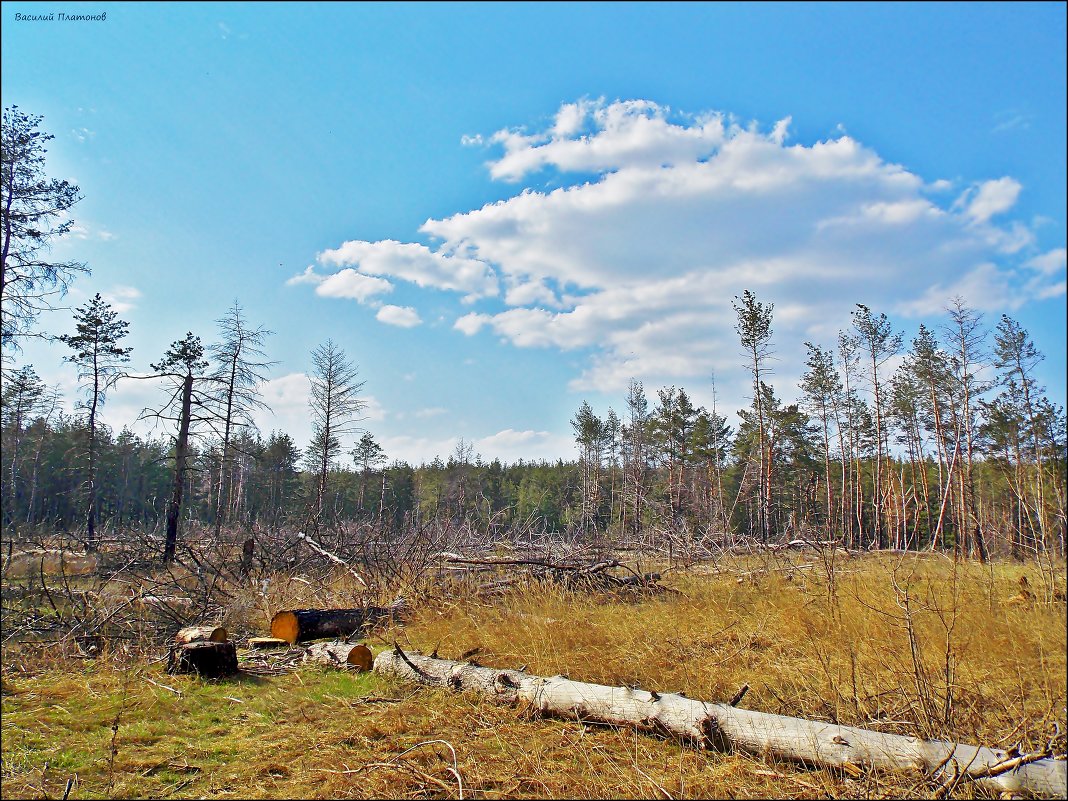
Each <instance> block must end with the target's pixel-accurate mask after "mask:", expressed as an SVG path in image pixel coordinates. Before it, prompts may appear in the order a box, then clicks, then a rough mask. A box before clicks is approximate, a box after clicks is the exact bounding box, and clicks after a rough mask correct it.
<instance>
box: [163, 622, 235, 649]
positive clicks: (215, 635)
mask: <svg viewBox="0 0 1068 801" xmlns="http://www.w3.org/2000/svg"><path fill="white" fill-rule="evenodd" d="M228 639H230V633H229V632H228V631H227V630H226V629H224V628H223V627H222V626H186V627H185V628H184V629H181V630H180V631H179V632H178V633H177V634H175V635H174V641H175V642H176V643H178V644H180V645H187V644H189V643H191V642H226V641H227V640H228Z"/></svg>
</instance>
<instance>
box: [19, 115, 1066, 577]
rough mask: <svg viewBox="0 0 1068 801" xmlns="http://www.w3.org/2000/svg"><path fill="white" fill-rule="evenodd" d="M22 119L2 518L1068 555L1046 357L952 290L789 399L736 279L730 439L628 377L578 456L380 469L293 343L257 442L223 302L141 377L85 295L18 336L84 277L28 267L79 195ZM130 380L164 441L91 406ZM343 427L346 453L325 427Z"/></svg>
mask: <svg viewBox="0 0 1068 801" xmlns="http://www.w3.org/2000/svg"><path fill="white" fill-rule="evenodd" d="M40 119H41V118H40V117H33V116H30V115H26V114H24V113H23V112H20V111H19V110H18V109H17V108H12V109H5V110H4V130H3V192H4V197H3V202H2V204H0V205H2V207H3V215H4V217H3V229H4V243H3V254H4V255H3V273H2V278H0V284H2V308H3V313H2V331H0V333H2V347H3V361H2V367H3V390H2V393H0V394H2V397H0V401H2V421H0V423H2V432H0V433H2V440H3V457H2V464H0V472H2V475H0V489H2V492H3V499H4V500H3V509H2V521H3V526H4V531H5V534H9V535H14V534H15V533H17V532H18V531H20V530H25V529H26V528H30V529H33V530H38V531H39V530H60V531H77V532H79V537H80V538H81V539H82V540H83V542H84V543H85V545H86V546H87V547H88V548H94V547H96V545H97V543H98V540H99V539H100V531H101V530H106V531H108V532H121V531H124V530H130V529H135V528H136V529H146V528H147V529H150V530H159V529H162V531H163V532H164V538H163V539H164V548H163V558H164V560H170V559H173V558H174V554H175V548H176V546H177V543H178V540H179V536H180V531H181V528H182V526H183V524H191V523H196V524H198V525H199V526H200V527H201V528H202V529H208V530H211V529H214V532H215V535H216V536H218V535H219V534H220V533H221V532H222V529H223V527H227V528H230V527H235V526H236V527H243V528H245V529H248V530H250V531H252V530H254V529H255V527H257V526H260V527H267V528H272V529H284V528H297V527H299V528H300V529H301V530H308V529H310V530H312V531H316V532H320V531H331V532H334V533H335V535H336V536H338V537H340V536H342V534H341V532H343V531H344V529H345V526H346V525H347V524H349V523H359V524H368V525H374V526H378V527H380V528H381V529H382V530H383V531H385V532H398V531H402V530H405V529H410V528H412V527H416V528H418V527H420V526H425V525H428V524H439V523H448V524H450V525H460V526H468V527H470V528H471V529H472V530H475V531H478V532H482V533H484V534H485V535H486V536H487V537H502V536H503V537H519V536H524V535H530V534H552V535H555V536H565V537H570V538H586V539H590V540H595V541H597V542H602V543H610V544H616V545H621V544H622V545H626V544H630V543H636V542H640V543H644V544H653V545H656V544H657V543H658V542H660V543H669V544H672V545H674V544H682V545H687V546H696V545H713V544H714V545H730V544H734V543H736V542H738V541H741V540H743V539H744V540H748V541H756V542H760V543H765V544H771V543H777V542H781V541H783V540H784V539H787V538H794V537H818V538H821V539H831V540H837V541H840V542H842V543H843V544H845V545H846V546H847V547H853V548H869V547H871V548H897V549H916V548H932V549H935V548H941V549H945V550H952V551H953V552H955V553H956V554H958V555H960V556H965V557H975V558H979V559H981V560H984V561H985V560H986V559H988V558H990V557H991V556H992V555H994V554H1000V553H1008V554H1011V555H1013V556H1016V557H1022V556H1023V555H1025V554H1027V553H1035V552H1055V553H1059V554H1061V555H1063V554H1064V552H1065V528H1066V524H1065V469H1066V458H1065V457H1066V436H1065V427H1066V426H1065V414H1064V409H1063V408H1062V407H1061V406H1058V405H1056V404H1054V403H1052V402H1051V401H1050V400H1049V398H1048V397H1047V396H1046V394H1045V390H1044V388H1042V387H1041V386H1040V385H1039V384H1038V381H1037V379H1036V373H1035V370H1036V367H1037V365H1038V364H1039V363H1040V361H1041V360H1042V355H1041V353H1040V352H1039V351H1038V349H1037V348H1036V347H1035V345H1034V343H1033V342H1032V340H1031V338H1030V335H1029V334H1028V332H1027V331H1026V330H1025V329H1024V328H1023V327H1022V326H1021V325H1020V324H1019V323H1018V322H1017V321H1015V320H1013V319H1012V318H1010V317H1008V316H1007V315H1002V316H1001V318H1000V320H999V321H998V323H997V324H996V326H995V328H994V330H993V331H991V330H989V329H988V327H987V326H986V324H985V323H984V320H983V316H982V315H981V314H980V313H979V312H977V311H976V310H974V309H972V308H970V307H969V306H968V305H967V304H966V302H965V301H964V300H963V299H962V298H954V299H953V300H952V301H951V302H950V303H949V305H948V306H947V308H946V311H947V320H948V322H947V323H945V324H944V325H942V326H941V327H940V328H939V329H937V330H935V329H931V328H928V327H927V326H926V325H920V326H919V331H918V333H917V335H916V336H915V338H913V339H912V340H911V342H910V343H908V345H906V344H905V342H904V335H903V333H901V332H899V331H895V329H894V327H893V325H892V323H891V321H890V320H889V319H888V318H887V317H886V315H884V314H876V313H875V312H873V311H872V310H871V309H870V308H869V307H867V306H864V305H861V304H858V305H857V306H856V307H855V309H854V311H853V315H852V325H851V327H850V329H849V330H848V331H843V332H840V333H839V335H838V338H837V341H836V342H835V343H834V346H833V347H825V346H822V345H820V344H813V343H810V342H807V343H805V347H806V351H807V361H806V364H805V368H806V370H805V372H804V374H803V376H802V378H801V382H800V385H799V386H798V387H797V388H796V389H797V393H796V396H797V397H798V400H797V401H796V402H794V403H786V402H784V401H783V400H782V399H781V397H780V395H779V394H777V391H776V389H775V387H774V386H773V385H772V384H771V383H770V376H771V371H770V369H769V360H770V358H771V357H772V355H773V352H774V337H773V323H774V306H773V305H772V304H770V303H762V302H761V301H760V300H759V299H758V298H757V297H756V296H755V295H754V294H753V293H752V292H751V291H749V290H745V291H743V292H742V294H741V295H739V296H738V297H736V298H735V299H734V301H733V307H734V311H735V314H736V321H737V322H736V326H735V330H736V333H737V334H738V338H739V340H738V341H739V346H740V351H741V353H742V354H743V356H744V359H745V365H746V367H747V369H748V371H749V374H750V377H751V380H752V383H751V387H752V392H751V401H752V402H751V404H750V405H749V407H748V408H745V409H741V410H738V413H737V416H738V420H739V424H738V426H737V430H734V429H733V428H732V427H731V426H730V425H728V423H727V418H726V417H725V416H723V415H722V414H720V413H719V411H718V410H717V409H716V407H715V404H713V408H712V409H711V410H708V409H705V408H703V407H697V406H695V405H694V403H693V401H692V400H691V398H690V396H689V394H688V393H687V392H686V390H685V389H683V388H681V387H675V386H671V387H665V388H662V389H659V390H657V392H656V398H655V399H650V398H649V397H648V396H647V395H646V392H645V388H644V386H643V385H642V384H641V383H640V382H638V381H633V380H632V381H631V383H630V386H629V388H628V392H627V396H626V399H625V406H624V409H623V411H622V414H621V415H620V414H617V413H616V412H615V411H614V410H612V409H609V410H608V412H607V413H606V414H605V415H604V416H603V417H602V416H599V415H598V414H596V413H595V412H594V410H593V409H592V407H591V406H590V405H589V404H588V403H586V402H583V403H582V405H581V406H580V408H579V409H578V410H577V412H576V414H575V416H574V418H573V419H572V421H571V425H572V428H573V430H574V433H575V439H576V443H577V445H578V449H579V458H578V459H577V460H573V461H565V460H557V461H555V462H548V461H540V462H524V461H522V460H520V461H518V462H516V463H514V464H505V463H502V462H501V461H500V460H496V459H495V460H492V461H488V462H487V461H485V460H483V459H482V457H481V456H479V455H478V454H475V453H474V452H473V449H472V446H471V445H470V444H469V443H466V442H464V441H463V440H461V441H460V443H459V444H458V445H457V448H456V450H455V452H454V453H453V454H451V455H450V456H449V457H448V459H447V460H446V461H443V460H441V459H440V458H435V459H434V460H433V461H432V462H430V463H428V464H421V465H418V466H413V465H410V464H407V463H406V462H403V461H397V460H394V461H392V462H390V461H389V460H388V455H387V454H386V453H384V451H383V449H382V447H381V446H380V445H379V443H378V442H377V441H376V440H375V439H374V437H373V436H372V435H371V434H370V433H369V432H367V431H364V430H363V429H362V428H360V425H359V423H360V412H361V410H362V409H363V406H364V401H363V399H362V394H361V393H362V389H363V382H362V381H360V380H359V373H358V368H357V367H356V365H354V364H353V363H352V362H351V361H350V359H349V358H348V357H347V355H346V354H345V353H344V352H343V350H342V349H341V348H339V347H338V346H337V345H336V344H335V343H334V342H333V341H327V342H326V343H324V344H323V345H321V346H320V347H319V348H317V349H316V350H315V351H314V352H313V353H312V354H311V356H312V368H313V369H312V371H311V374H310V378H311V383H312V392H311V398H310V401H309V411H310V413H311V419H312V423H313V437H312V440H311V442H310V443H307V444H302V443H297V442H295V441H294V440H293V438H292V437H291V436H289V435H288V434H286V433H285V432H278V431H272V432H271V433H270V434H269V435H268V436H267V437H266V438H265V437H264V435H263V433H262V432H260V431H258V430H257V429H256V427H255V425H254V424H253V422H252V414H253V412H254V411H256V410H258V409H263V408H266V406H265V403H264V401H263V399H262V397H261V395H260V394H259V387H260V385H261V384H262V383H263V381H265V380H266V374H267V371H268V370H269V368H270V366H271V365H272V362H270V361H269V360H268V357H267V355H266V354H267V350H266V348H267V338H268V337H269V335H270V333H271V332H270V331H268V330H267V329H265V328H263V327H262V326H253V325H251V324H250V323H249V321H248V320H246V318H245V315H244V311H243V309H242V307H241V305H240V303H238V302H236V301H235V302H234V304H233V306H232V307H231V308H230V309H228V310H227V312H226V313H225V314H224V316H223V317H222V318H220V319H219V320H218V321H217V324H218V331H217V339H216V341H215V342H213V343H211V344H209V345H207V346H205V345H204V344H203V341H202V339H201V337H200V336H197V335H194V334H193V333H192V332H189V333H187V334H186V336H185V337H184V338H183V339H181V340H177V341H175V342H174V343H173V344H172V345H171V346H170V348H168V350H167V351H166V352H165V353H164V354H163V355H162V357H161V358H160V359H159V360H158V361H157V362H154V363H152V364H151V368H152V372H151V373H149V374H147V375H136V376H135V375H131V374H130V372H129V369H128V367H129V364H130V360H131V349H130V348H129V347H127V346H125V345H124V344H123V341H124V339H125V337H126V336H127V335H128V324H127V323H126V322H124V321H122V320H121V319H119V317H118V314H117V312H116V311H115V310H114V309H112V308H111V306H110V305H109V304H108V303H107V302H106V301H105V300H104V299H102V298H101V296H100V295H99V294H97V295H96V296H95V297H94V298H92V299H91V300H90V301H89V302H87V303H86V304H85V305H83V306H82V307H80V308H78V309H76V310H74V322H75V331H76V333H75V334H72V335H64V336H51V335H49V334H48V333H47V332H41V331H37V330H36V322H37V318H38V317H39V315H40V313H41V312H42V311H44V310H48V309H53V308H54V303H53V301H54V299H55V298H56V297H58V296H60V295H62V294H63V292H65V290H66V288H67V286H68V285H69V283H70V282H71V281H72V280H74V278H75V277H76V276H77V275H78V274H79V273H84V272H88V269H87V268H86V267H85V265H83V264H80V263H76V262H64V263H53V262H49V261H48V260H47V258H46V256H47V253H48V249H49V246H50V244H51V243H52V242H53V241H54V240H55V239H57V238H59V237H62V236H63V235H65V234H66V233H68V232H69V230H70V228H71V225H72V222H71V221H69V220H66V221H64V220H63V218H64V217H65V216H66V214H67V213H68V211H69V209H70V208H71V207H72V206H73V205H74V204H75V203H76V202H77V201H78V200H79V199H80V190H79V188H78V187H76V186H71V185H70V184H69V183H68V182H61V181H56V180H54V179H48V178H47V177H46V176H45V175H44V153H45V152H46V151H45V148H44V144H45V143H46V142H47V141H48V140H49V139H51V138H52V137H51V136H49V135H46V134H43V133H41V132H40V131H39V130H38V125H39V123H40ZM30 336H42V337H49V338H51V339H53V340H56V341H59V342H61V343H63V344H65V345H66V346H67V347H68V349H69V350H68V352H67V354H66V356H65V361H68V362H70V363H71V364H73V365H74V366H75V367H76V368H77V371H78V376H79V382H80V388H81V393H80V397H79V398H78V400H77V402H76V404H75V406H74V408H73V410H72V411H70V412H68V411H66V410H64V408H63V402H64V400H65V399H63V398H61V397H59V394H58V392H57V391H56V390H55V389H51V388H49V387H47V386H45V384H44V383H43V382H42V381H41V380H40V378H39V377H38V376H37V374H36V373H35V372H34V370H33V367H32V366H31V365H21V366H18V365H16V364H15V361H16V359H17V356H18V353H19V352H20V349H21V348H20V342H21V341H23V340H24V339H25V338H26V337H30ZM895 364H896V367H893V369H892V365H895ZM986 376H991V378H989V379H987V378H986ZM147 379H151V380H156V381H158V382H159V384H160V386H161V394H160V402H159V404H158V405H156V406H155V407H153V408H150V409H146V410H145V411H144V412H142V417H148V418H153V419H155V420H157V421H159V422H161V423H163V424H164V425H165V426H166V427H167V430H168V433H167V434H166V435H164V436H161V437H156V438H153V437H148V438H142V437H140V436H138V435H136V434H134V433H133V432H132V431H131V430H130V429H129V427H124V428H123V429H122V431H120V432H118V433H116V432H115V431H113V430H112V429H110V428H109V427H108V426H106V425H104V424H102V423H101V421H100V419H99V411H100V408H101V407H102V406H103V404H104V403H105V402H106V398H107V393H108V391H109V390H111V389H112V388H113V387H114V386H115V384H116V383H117V382H118V381H120V380H147ZM356 435H361V436H360V437H359V440H358V442H357V444H356V446H355V448H353V449H351V450H349V451H348V452H346V450H345V447H344V446H343V444H342V440H343V439H344V438H349V437H354V436H356ZM345 457H349V458H351V462H346V463H345V464H343V461H344V460H345ZM349 464H351V467H350V466H349Z"/></svg>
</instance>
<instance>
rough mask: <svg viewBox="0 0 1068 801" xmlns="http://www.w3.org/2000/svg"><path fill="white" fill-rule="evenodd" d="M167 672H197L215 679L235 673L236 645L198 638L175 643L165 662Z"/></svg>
mask: <svg viewBox="0 0 1068 801" xmlns="http://www.w3.org/2000/svg"><path fill="white" fill-rule="evenodd" d="M167 672H168V673H198V674H200V675H201V676H203V677H204V678H209V679H217V678H222V677H224V676H232V675H234V674H235V673H237V646H235V645H234V644H233V643H232V642H229V641H227V642H212V641H210V640H199V641H197V642H190V643H184V644H179V645H175V646H174V647H172V648H171V651H170V655H169V659H168V662H167Z"/></svg>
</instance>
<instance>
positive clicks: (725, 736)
mask: <svg viewBox="0 0 1068 801" xmlns="http://www.w3.org/2000/svg"><path fill="white" fill-rule="evenodd" d="M374 670H375V672H377V673H381V674H384V675H390V676H396V677H400V678H402V679H407V680H409V681H416V682H421V683H423V684H428V685H432V686H439V687H448V688H451V689H454V690H470V691H474V692H477V693H480V694H482V695H484V696H488V697H490V698H492V699H494V700H496V701H498V702H504V703H511V704H525V705H528V706H529V707H530V708H532V709H534V710H536V711H538V712H540V713H542V714H547V715H552V716H555V717H562V718H569V719H578V720H583V721H587V722H592V723H601V724H607V725H612V726H631V727H634V728H637V729H640V730H643V731H649V732H655V733H658V734H663V735H668V736H672V737H677V738H679V739H680V740H683V741H685V742H688V743H692V744H695V745H697V746H698V747H701V748H710V749H715V750H719V751H730V750H735V749H736V750H739V751H745V752H748V753H754V754H766V755H769V756H773V757H776V758H780V759H788V760H792V761H797V762H801V763H805V764H809V765H819V766H824V767H831V768H839V769H844V770H851V771H855V770H856V769H858V768H859V769H865V768H872V769H877V770H889V771H911V772H921V773H924V774H926V775H927V776H929V777H931V778H933V779H936V780H940V781H943V780H945V779H947V778H949V779H950V780H951V781H953V782H959V781H974V782H975V783H976V784H978V785H981V786H983V787H985V788H986V789H988V790H992V791H993V792H996V793H1008V794H1023V795H1028V796H1037V797H1043V798H1064V797H1066V794H1068V763H1066V762H1065V761H1064V759H1063V758H1061V759H1053V758H1051V757H1052V754H1050V753H1047V752H1043V753H1037V754H1030V755H1021V754H1018V753H1010V752H1006V751H1003V750H999V749H991V748H985V747H981V746H974V745H966V744H961V743H950V742H942V741H939V740H923V739H919V738H916V737H908V736H902V735H896V734H884V733H882V732H875V731H870V730H867V729H861V728H856V727H853V726H841V725H837V724H832V723H824V722H820V721H811V720H805V719H802V718H791V717H786V716H783V715H774V714H770V713H766V712H754V711H751V710H746V709H738V708H736V707H734V706H732V705H731V704H730V703H709V702H704V701H697V700H693V699H690V698H686V697H685V696H683V695H681V694H677V693H656V692H647V691H645V690H640V689H634V688H629V687H609V686H604V685H599V684H587V683H585V682H579V681H572V680H571V679H569V678H567V677H564V676H549V677H545V676H534V675H531V674H529V673H526V672H523V671H518V670H499V669H496V668H489V667H482V666H479V665H476V664H473V663H467V662H453V661H450V660H446V659H436V658H434V657H428V656H422V655H420V654H417V653H413V652H404V651H401V649H400V648H399V647H395V648H393V649H392V650H387V651H383V652H382V653H381V654H379V655H378V657H377V658H376V659H375V662H374ZM739 700H740V699H739Z"/></svg>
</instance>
